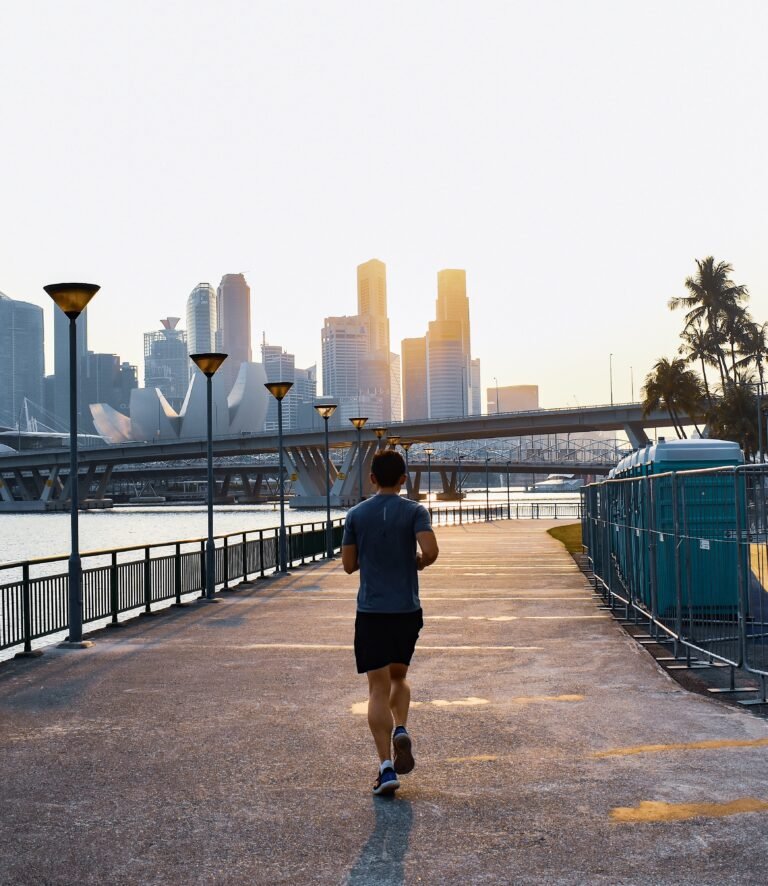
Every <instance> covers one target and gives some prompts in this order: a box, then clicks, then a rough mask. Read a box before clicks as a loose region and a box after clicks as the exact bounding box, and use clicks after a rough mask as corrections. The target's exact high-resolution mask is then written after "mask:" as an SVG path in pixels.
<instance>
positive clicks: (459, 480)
mask: <svg viewBox="0 0 768 886" xmlns="http://www.w3.org/2000/svg"><path fill="white" fill-rule="evenodd" d="M462 458H464V456H463V455H457V456H456V461H457V462H458V470H457V472H456V480H457V482H458V484H459V523H461V522H462V515H461V460H462Z"/></svg>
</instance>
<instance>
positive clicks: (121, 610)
mask: <svg viewBox="0 0 768 886" xmlns="http://www.w3.org/2000/svg"><path fill="white" fill-rule="evenodd" d="M580 509H581V505H580V503H578V502H563V503H560V504H558V503H557V502H540V503H536V502H533V503H519V502H513V503H511V504H509V505H507V504H494V505H490V506H489V507H488V508H486V507H485V505H482V504H471V505H462V506H461V507H458V506H456V507H438V508H435V507H432V508H429V511H430V514H431V517H432V522H433V524H434V525H435V526H450V525H459V524H463V523H477V522H481V521H491V520H505V519H513V520H525V519H533V520H537V519H561V518H564V517H571V518H576V519H577V518H578V517H579V516H580ZM332 522H333V544H334V549H339V548H340V547H341V540H342V536H343V532H344V519H343V518H340V519H337V520H334V521H332ZM286 530H287V533H288V565H289V566H295V565H297V564H301V563H307V562H313V561H315V560H318V559H321V558H323V557H324V556H325V551H326V537H325V523H324V522H313V523H302V524H298V525H290V526H287V527H286ZM278 536H279V529H278V528H277V527H274V528H269V529H257V530H250V531H245V532H234V533H229V534H227V535H219V536H216V537H215V539H214V541H215V543H216V563H215V575H216V578H215V582H216V586H217V587H219V588H220V589H221V590H228V589H229V583H230V582H232V581H235V580H237V579H242V580H243V581H247V580H249V579H250V578H265V577H266V574H267V572H275V571H276V570H277V567H278ZM81 557H82V562H83V590H82V595H83V597H82V599H83V604H82V610H83V624H93V625H96V626H98V625H97V623H99V622H101V623H102V624H106V625H107V626H109V625H117V624H119V623H120V616H125V615H126V614H128V613H133V614H136V613H138V612H141V613H144V614H147V615H149V614H151V613H152V612H153V607H154V608H157V607H158V605H159V604H164V605H168V602H169V601H173V603H174V604H175V605H181V603H182V602H183V599H184V598H189V597H190V596H191V595H195V596H198V597H204V596H205V566H206V564H205V539H204V538H194V539H185V540H181V541H170V542H160V543H158V544H151V545H134V546H131V547H126V548H115V549H111V550H102V551H89V552H87V553H83V554H81ZM67 561H68V556H67V555H60V556H57V557H43V558H40V559H36V560H24V561H19V562H17V563H7V564H3V565H1V566H0V651H3V650H7V649H10V648H12V647H15V646H22V647H23V650H24V652H31V651H32V644H33V642H34V641H37V640H40V639H42V638H45V637H50V636H53V635H54V634H61V633H62V632H64V631H66V630H67V628H68V625H69V575H68V570H67V568H66V567H67ZM62 567H63V568H62Z"/></svg>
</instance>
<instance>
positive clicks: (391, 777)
mask: <svg viewBox="0 0 768 886" xmlns="http://www.w3.org/2000/svg"><path fill="white" fill-rule="evenodd" d="M399 787H400V781H399V779H398V777H397V775H396V774H395V770H394V769H392V768H391V767H389V766H387V768H386V769H385V770H384V771H383V772H380V773H379V777H378V778H377V779H376V783H375V784H374V786H373V793H374V794H376V795H377V796H380V795H381V794H394V792H395V791H396V790H397V789H398V788H399Z"/></svg>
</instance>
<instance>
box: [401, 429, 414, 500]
mask: <svg viewBox="0 0 768 886" xmlns="http://www.w3.org/2000/svg"><path fill="white" fill-rule="evenodd" d="M400 446H402V448H403V452H404V453H405V497H406V498H410V497H411V474H410V471H409V470H408V450H409V449H410V448H411V446H413V443H412V442H411V441H410V440H406V441H405V442H404V443H401V444H400Z"/></svg>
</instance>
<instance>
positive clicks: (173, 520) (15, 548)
mask: <svg viewBox="0 0 768 886" xmlns="http://www.w3.org/2000/svg"><path fill="white" fill-rule="evenodd" d="M465 491H466V493H467V498H466V499H465V502H466V503H468V504H480V505H484V504H485V489H469V490H465ZM510 499H511V501H512V502H513V503H514V502H521V503H522V502H525V503H529V502H540V503H554V502H557V503H558V504H566V503H570V502H578V501H579V496H578V493H577V494H573V495H571V494H557V495H546V494H541V495H530V494H528V493H525V492H522V491H520V490H516V491H513V492H512V493H511V495H510ZM506 501H507V491H506V489H492V490H491V492H490V503H491V505H494V504H506ZM432 506H433V507H439V508H444V507H447V508H453V507H458V503H457V502H439V501H437V500H436V498H435V491H434V489H433V495H432ZM345 513H346V511H345V510H343V509H340V508H332V509H331V518H332V519H334V520H336V519H339V518H341V517H343V516H344V514H345ZM206 514H207V512H206V508H205V505H188V506H178V507H173V506H170V507H169V506H158V507H149V506H140V505H131V506H126V507H117V508H111V509H107V510H103V511H83V512H82V513H81V514H80V521H79V526H80V550H81V551H83V552H86V551H97V550H108V549H110V548H124V547H130V546H132V545H147V544H153V545H155V544H158V543H160V542H171V541H178V540H182V539H199V538H204V537H205V536H206V533H207V516H206ZM285 519H286V523H289V524H293V525H296V524H299V523H313V522H314V523H322V522H324V521H325V510H311V511H304V510H301V511H299V510H291V509H290V508H286V510H285ZM279 524H280V510H279V507H278V506H277V505H272V504H263V505H223V506H217V507H216V510H215V512H214V524H213V531H214V533H215V534H216V535H226V534H227V533H230V532H244V531H246V530H254V529H271V528H272V527H275V526H278V525H279ZM69 531H70V530H69V514H68V513H66V512H60V511H59V512H54V513H48V514H0V538H2V540H3V544H2V548H1V549H0V565H2V564H3V563H12V562H18V561H19V560H30V559H35V558H38V557H55V556H59V555H61V556H66V555H68V554H69Z"/></svg>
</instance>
